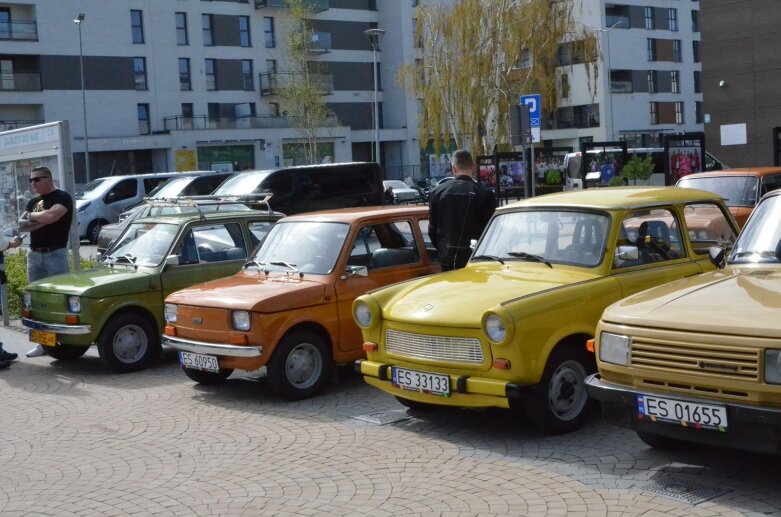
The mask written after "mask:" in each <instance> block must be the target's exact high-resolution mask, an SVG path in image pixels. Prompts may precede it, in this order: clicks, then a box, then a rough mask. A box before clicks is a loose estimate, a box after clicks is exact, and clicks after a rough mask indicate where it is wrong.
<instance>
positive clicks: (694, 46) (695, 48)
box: [692, 40, 700, 63]
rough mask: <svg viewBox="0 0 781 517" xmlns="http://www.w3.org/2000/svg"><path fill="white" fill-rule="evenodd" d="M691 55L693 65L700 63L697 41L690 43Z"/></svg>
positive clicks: (698, 43)
mask: <svg viewBox="0 0 781 517" xmlns="http://www.w3.org/2000/svg"><path fill="white" fill-rule="evenodd" d="M692 55H693V59H694V62H695V63H699V62H700V42H699V41H697V40H694V41H692Z"/></svg>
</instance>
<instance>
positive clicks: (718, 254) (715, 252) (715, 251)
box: [708, 246, 727, 269]
mask: <svg viewBox="0 0 781 517" xmlns="http://www.w3.org/2000/svg"><path fill="white" fill-rule="evenodd" d="M726 254H727V251H726V250H725V249H724V248H721V247H719V246H711V247H710V248H708V258H710V261H711V263H712V264H713V265H714V266H716V267H717V268H719V269H724V255H726Z"/></svg>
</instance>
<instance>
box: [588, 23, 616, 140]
mask: <svg viewBox="0 0 781 517" xmlns="http://www.w3.org/2000/svg"><path fill="white" fill-rule="evenodd" d="M623 24H624V20H618V21H617V22H616V23H614V24H613V25H611V26H610V27H609V28H607V29H594V30H595V31H597V32H602V33H605V35H606V36H605V41H606V43H605V50H606V51H607V52H606V54H607V55H606V56H605V68H606V69H607V74H606V75H607V86H608V88H607V95H608V102H609V103H610V140H613V139H615V137H616V136H615V135H616V133H615V127H614V125H613V87H612V82H611V79H610V31H612V30H613V29H615V28H616V27H618V26H619V25H623ZM591 28H593V27H591Z"/></svg>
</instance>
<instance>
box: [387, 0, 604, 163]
mask: <svg viewBox="0 0 781 517" xmlns="http://www.w3.org/2000/svg"><path fill="white" fill-rule="evenodd" d="M576 2H577V3H578V5H580V0H562V1H558V2H552V1H551V0H456V1H455V3H454V4H436V5H425V6H423V5H421V6H419V7H418V11H417V15H416V16H417V29H416V38H417V41H418V45H419V46H421V47H422V48H423V49H425V50H424V53H423V57H422V58H421V59H420V60H418V61H416V62H415V63H406V64H405V65H404V66H403V67H402V69H401V71H400V73H399V79H400V81H401V83H402V84H403V85H404V87H405V88H406V89H407V90H408V91H410V92H411V93H413V94H414V95H416V96H418V97H420V98H422V100H423V107H422V112H421V114H420V126H419V141H420V144H421V146H422V147H425V146H426V144H427V143H428V142H429V140H430V139H433V140H434V144H435V147H436V149H439V148H440V147H441V145H442V143H443V142H448V141H450V140H451V139H452V140H454V141H455V142H456V145H457V147H459V148H464V149H470V150H472V151H479V152H480V153H484V154H487V153H489V152H491V151H492V150H493V149H494V146H495V145H500V146H502V145H503V144H504V143H506V142H509V137H508V132H509V123H508V111H509V106H510V104H512V103H517V102H518V101H517V99H518V96H519V95H520V94H521V93H522V92H526V93H528V92H535V93H540V94H541V95H542V99H543V106H542V109H543V110H544V111H545V112H547V113H552V112H554V111H555V109H556V108H557V105H558V104H557V101H558V99H559V98H561V97H562V95H561V93H562V92H560V91H559V83H560V81H559V79H558V75H557V73H556V69H557V67H558V66H559V47H560V44H561V43H562V42H564V43H566V45H565V47H564V48H565V49H566V50H567V52H568V55H569V62H570V63H576V62H582V63H584V65H585V68H586V74H587V78H588V79H587V82H588V84H587V86H588V88H589V91H590V92H591V94H592V98H593V97H594V96H595V95H596V81H597V68H596V66H595V65H594V62H595V60H596V56H597V55H598V53H599V47H598V40H597V38H596V37H595V36H594V31H593V30H591V29H588V28H587V27H585V26H583V25H581V24H579V23H578V22H577V21H576V20H575V14H576V13H575V3H576ZM569 66H570V67H571V66H572V65H569ZM570 88H571V86H570ZM563 93H566V94H567V95H566V96H568V92H563Z"/></svg>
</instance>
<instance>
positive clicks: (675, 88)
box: [670, 70, 681, 93]
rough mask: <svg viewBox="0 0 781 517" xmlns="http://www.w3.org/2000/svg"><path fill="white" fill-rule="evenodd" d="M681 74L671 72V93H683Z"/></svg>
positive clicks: (674, 71)
mask: <svg viewBox="0 0 781 517" xmlns="http://www.w3.org/2000/svg"><path fill="white" fill-rule="evenodd" d="M679 74H680V72H678V71H677V70H673V71H672V72H670V91H671V92H672V93H681V83H680V77H679Z"/></svg>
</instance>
